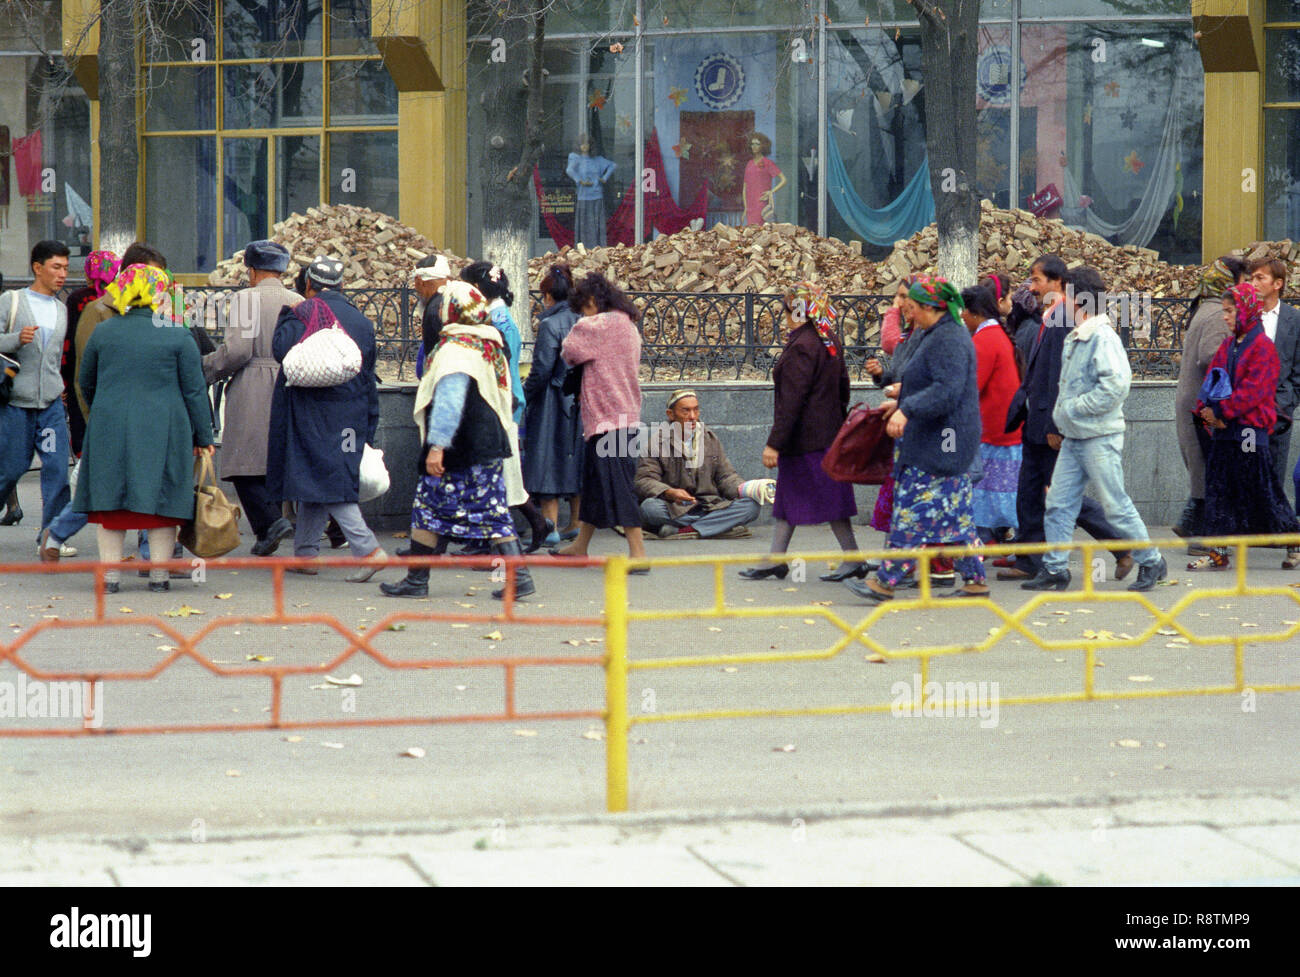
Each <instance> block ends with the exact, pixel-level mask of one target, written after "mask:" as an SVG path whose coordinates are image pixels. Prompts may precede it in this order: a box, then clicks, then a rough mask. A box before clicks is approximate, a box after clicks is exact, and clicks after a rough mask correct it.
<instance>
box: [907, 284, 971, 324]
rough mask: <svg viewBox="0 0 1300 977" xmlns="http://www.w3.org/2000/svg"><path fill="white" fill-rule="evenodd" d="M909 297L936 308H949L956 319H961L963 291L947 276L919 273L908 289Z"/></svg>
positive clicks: (950, 313) (916, 301)
mask: <svg viewBox="0 0 1300 977" xmlns="http://www.w3.org/2000/svg"><path fill="white" fill-rule="evenodd" d="M907 297H908V298H909V299H911V300H912V301H913V302H915V303H917V304H918V305H928V306H931V307H932V308H936V309H944V308H946V309H947V310H948V314H949V315H951V316H952V317H953V318H954V319H957V320H960V319H961V310H962V309H964V308H965V306H964V305H963V304H962V300H961V293H960V292H958V291H957V289H956V288H954V287H953V285H952V283H951V282H949V281H948V279H946V278H940V277H939V276H938V275H917V276H916V281H915V282H913V283H912V287H911V288H909V289H908V290H907Z"/></svg>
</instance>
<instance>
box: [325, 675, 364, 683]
mask: <svg viewBox="0 0 1300 977" xmlns="http://www.w3.org/2000/svg"><path fill="white" fill-rule="evenodd" d="M325 681H326V682H328V683H329V684H330V685H360V684H361V676H360V675H358V674H357V673H356V672H353V673H352V674H351V675H349V676H348V677H347V678H335V677H334V676H333V675H326V676H325Z"/></svg>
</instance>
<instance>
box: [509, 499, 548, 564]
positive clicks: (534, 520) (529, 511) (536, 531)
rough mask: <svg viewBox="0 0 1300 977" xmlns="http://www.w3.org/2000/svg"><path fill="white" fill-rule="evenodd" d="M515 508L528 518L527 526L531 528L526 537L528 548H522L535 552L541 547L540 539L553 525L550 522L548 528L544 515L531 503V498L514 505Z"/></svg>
mask: <svg viewBox="0 0 1300 977" xmlns="http://www.w3.org/2000/svg"><path fill="white" fill-rule="evenodd" d="M515 508H516V509H518V510H519V511H520V512H521V513H523V516H524V518H525V519H527V520H528V528H529V529H530V530H531V535H530V536H529V537H528V549H526V550H524V552H525V553H536V552H537V551H538V550H539V549H541V546H542V540H544V539H545V538H546V537H547V536H549V535H550V532H551V530H552V529H554V528H555V526H554V525H553V524H552V525H551V526H550V527H549V528H548V527H547V520H546V517H545V516H543V515H542V511H541V510H540V509H538V508H537V506H536V505H534V504H533V501H532V499H529V500H528V501H527V502H525V503H524V504H523V505H519V506H515Z"/></svg>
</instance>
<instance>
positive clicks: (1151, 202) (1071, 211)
mask: <svg viewBox="0 0 1300 977" xmlns="http://www.w3.org/2000/svg"><path fill="white" fill-rule="evenodd" d="M1179 86H1180V79H1179V72H1178V69H1177V68H1176V67H1175V69H1174V78H1173V84H1172V91H1171V92H1170V95H1169V108H1168V110H1166V112H1165V124H1164V127H1163V129H1162V131H1161V134H1160V147H1159V149H1157V150H1156V157H1155V161H1154V162H1152V163H1150V164H1143V165H1142V166H1140V167H1137V169H1145V170H1146V172H1147V173H1148V174H1149V179H1148V180H1147V185H1146V189H1145V190H1144V191H1143V192H1142V199H1141V200H1139V201H1138V205H1137V208H1136V209H1135V210H1134V211H1133V213H1132V214H1130V215H1129V218H1128V220H1126V221H1124V222H1123V223H1122V224H1112V223H1110V222H1109V221H1104V220H1102V219H1101V218H1100V217H1098V216H1097V215H1096V214H1094V213H1093V212H1092V208H1091V207H1087V208H1084V209H1083V210H1082V213H1080V211H1079V210H1078V209H1077V208H1076V207H1075V201H1077V200H1078V199H1079V197H1080V195H1081V193H1082V190H1081V188H1080V187H1079V181H1078V180H1077V179H1076V178H1075V176H1074V173H1073V172H1072V171H1071V170H1070V169H1069V168H1068V167H1067V168H1066V170H1065V200H1066V203H1067V204H1069V205H1070V206H1069V207H1062V208H1061V217H1062V219H1063V220H1064V221H1065V223H1066V224H1070V225H1074V226H1081V227H1083V228H1084V229H1085V230H1089V231H1091V232H1092V233H1093V234H1100V235H1101V236H1102V237H1104V238H1108V239H1110V240H1113V241H1114V242H1115V243H1116V244H1121V245H1123V244H1133V245H1136V246H1137V247H1139V248H1145V247H1146V246H1147V245H1148V244H1150V243H1151V239H1152V238H1153V237H1155V235H1156V231H1157V230H1158V229H1159V227H1160V222H1161V221H1162V220H1164V216H1165V212H1166V211H1168V210H1169V208H1170V206H1171V205H1172V206H1177V205H1178V200H1180V199H1181V196H1182V188H1181V179H1182V171H1181V169H1180V168H1179V165H1178V161H1179V157H1180V156H1181V155H1182V147H1181V145H1180V139H1179V132H1180V129H1179V121H1180V119H1179V117H1178V108H1179V105H1180V102H1181V99H1180V97H1179ZM1134 159H1135V160H1136V153H1135V154H1134ZM1176 216H1181V208H1180V209H1179V210H1178V212H1177V215H1176Z"/></svg>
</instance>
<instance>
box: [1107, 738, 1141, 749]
mask: <svg viewBox="0 0 1300 977" xmlns="http://www.w3.org/2000/svg"><path fill="white" fill-rule="evenodd" d="M1141 745H1142V742H1141V740H1117V741H1116V742H1114V743H1112V744H1111V746H1122V747H1125V748H1126V749H1130V750H1136V749H1137V748H1138V747H1139V746H1141Z"/></svg>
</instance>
